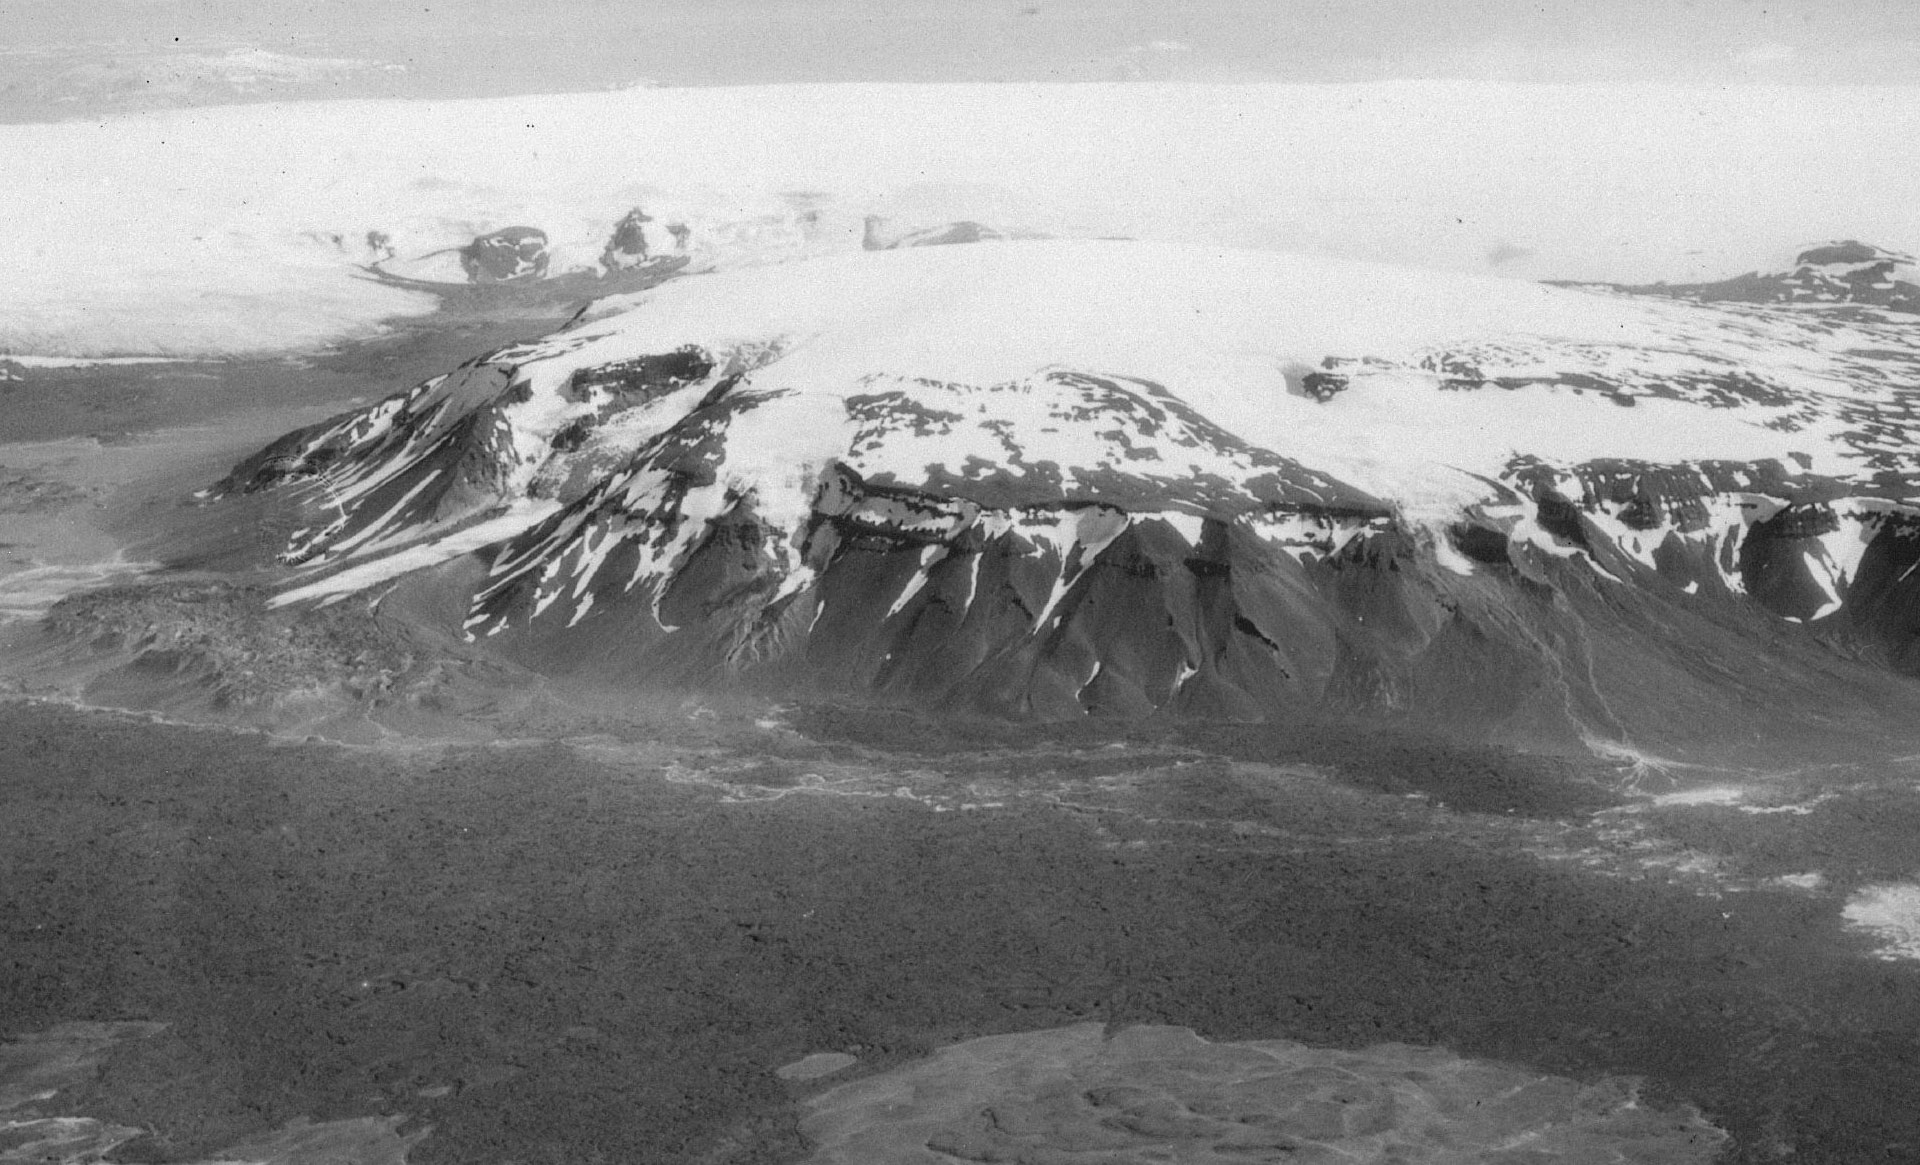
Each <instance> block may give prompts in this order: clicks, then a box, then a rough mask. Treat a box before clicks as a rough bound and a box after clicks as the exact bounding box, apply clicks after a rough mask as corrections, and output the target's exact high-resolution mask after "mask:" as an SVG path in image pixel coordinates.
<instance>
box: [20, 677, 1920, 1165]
mask: <svg viewBox="0 0 1920 1165" xmlns="http://www.w3.org/2000/svg"><path fill="white" fill-rule="evenodd" d="M655 720H656V723H655V724H653V725H652V727H651V729H650V730H649V731H648V732H646V733H640V734H634V735H635V736H637V737H640V738H641V739H640V740H639V742H637V743H636V742H634V739H633V738H632V737H630V738H629V739H628V740H627V741H624V742H623V741H621V740H617V739H615V738H613V737H611V736H607V737H597V736H596V737H581V738H576V739H574V740H572V741H570V742H553V743H541V744H525V745H507V744H496V745H490V746H486V747H453V748H437V749H422V750H419V751H414V752H398V751H392V750H388V751H379V750H369V749H348V748H344V747H341V746H336V745H331V744H320V743H304V744H300V743H280V742H274V741H270V740H268V739H267V738H263V737H260V736H256V735H251V734H243V733H231V732H223V731H214V730H208V729H197V728H188V727H181V726H173V725H165V724H156V723H152V722H148V721H145V720H141V719H137V718H133V717H128V716H123V715H118V714H112V713H101V712H87V711H80V710H74V709H67V708H62V707H58V706H54V705H45V704H31V703H14V704H9V705H5V706H0V821H3V822H4V823H5V825H4V828H0V869H4V870H6V871H7V880H6V893H5V894H4V895H0V1036H6V1037H17V1036H19V1035H21V1034H24V1033H28V1032H32V1031H37V1030H43V1029H46V1028H49V1027H52V1026H53V1025H56V1024H59V1023H62V1022H70V1021H76V1020H128V1019H133V1020H151V1021H158V1022H160V1023H164V1024H166V1025H167V1027H166V1028H165V1030H164V1031H163V1032H162V1033H160V1034H158V1035H155V1036H152V1037H150V1038H146V1039H141V1040H135V1041H131V1042H128V1043H125V1044H123V1045H120V1046H119V1047H117V1048H116V1049H115V1050H114V1051H113V1053H112V1054H111V1055H110V1056H109V1057H108V1058H107V1060H106V1062H105V1064H104V1066H103V1068H102V1069H101V1071H100V1073H99V1075H98V1077H97V1079H95V1080H94V1081H93V1082H92V1083H90V1084H87V1085H85V1086H83V1087H78V1088H75V1089H71V1090H69V1091H68V1092H67V1093H64V1094H62V1096H61V1097H60V1099H59V1102H58V1103H59V1104H60V1105H62V1106H64V1108H65V1110H66V1111H70V1112H73V1113H84V1114H86V1115H89V1116H92V1117H96V1118H101V1119H106V1120H111V1121H116V1122H120V1123H123V1124H126V1125H130V1126H136V1127H138V1128H143V1129H148V1130H151V1133H150V1134H149V1135H147V1136H145V1137H143V1138H140V1139H138V1140H135V1141H133V1142H131V1143H129V1144H127V1145H125V1146H123V1147H122V1148H121V1149H119V1150H117V1151H116V1155H115V1159H116V1160H126V1161H131V1160H151V1161H169V1160H195V1159H197V1158H196V1157H195V1156H194V1154H196V1153H200V1152H206V1151H209V1150H211V1149H213V1148H216V1147H218V1146H220V1145H226V1144H232V1143H234V1142H236V1141H239V1140H241V1139H243V1138H245V1137H248V1136H251V1135H257V1134H260V1133H261V1132H262V1131H263V1130H270V1129H274V1128H278V1127H281V1126H283V1125H284V1124H286V1122H288V1121H289V1120H292V1119H294V1118H298V1117H311V1118H314V1119H317V1120H328V1119H341V1118H349V1117H371V1116H387V1115H401V1114H404V1115H405V1116H406V1117H407V1118H408V1123H407V1124H406V1125H404V1126H403V1130H413V1129H417V1128H419V1127H421V1126H422V1125H427V1124H430V1125H431V1126H432V1131H431V1133H430V1135H428V1136H427V1137H426V1138H425V1139H424V1140H422V1141H421V1142H419V1144H418V1145H417V1146H416V1147H415V1148H414V1149H413V1153H412V1159H413V1160H414V1161H416V1162H425V1163H429V1165H432V1163H437V1162H449V1163H451V1162H461V1163H474V1162H494V1161H499V1162H506V1161H513V1162H556V1163H558V1162H579V1161H610V1162H611V1161H621V1162H651V1161H660V1162H684V1161H714V1162H720V1161H790V1160H799V1159H800V1158H802V1157H803V1156H805V1154H806V1151H807V1150H806V1146H805V1145H804V1143H803V1142H802V1140H801V1139H800V1137H799V1133H798V1127H799V1126H798V1119H799V1117H798V1113H799V1111H800V1110H799V1108H798V1107H797V1105H798V1102H799V1101H801V1100H802V1099H803V1098H804V1095H805V1094H807V1093H808V1092H812V1091H817V1090H819V1089H821V1088H824V1087H826V1086H828V1085H830V1084H835V1083H839V1082H841V1081H844V1080H847V1079H855V1078H858V1077H860V1076H862V1075H865V1074H869V1073H873V1072H876V1071H882V1070H886V1069H889V1068H892V1067H896V1066H898V1065H900V1064H902V1063H904V1062H906V1061H909V1060H911V1059H914V1058H916V1057H920V1056H923V1055H926V1054H928V1053H929V1052H931V1051H933V1050H934V1049H936V1048H938V1047H941V1046H943V1045H947V1044H951V1043H953V1042H955V1041H959V1040H964V1039H968V1038H972V1037H976V1036H981V1035H986V1034H993V1033H1003V1032H1022V1031H1030V1030H1033V1029H1039V1028H1051V1027H1059V1026H1061V1025H1066V1024H1071V1023H1075V1022H1080V1021H1087V1020H1096V1021H1104V1022H1107V1023H1110V1024H1118V1025H1128V1024H1139V1023H1160V1024H1176V1025H1183V1026H1187V1027H1191V1028H1193V1029H1195V1030H1197V1031H1198V1032H1200V1033H1201V1034H1203V1035H1205V1036H1207V1037H1209V1038H1213V1039H1249V1038H1257V1039H1291V1040H1298V1041H1301V1042H1303V1043H1306V1044H1310V1045H1316V1046H1324V1047H1334V1048H1357V1047H1362V1046H1366V1045H1372V1044H1378V1043H1381V1042H1384V1041H1401V1042H1405V1043H1410V1044H1416V1045H1423V1046H1433V1045H1439V1046H1442V1047H1445V1048H1446V1049H1448V1050H1450V1051H1452V1052H1455V1053H1458V1054H1460V1055H1465V1056H1472V1057H1482V1058H1489V1059H1494V1060H1500V1061H1505V1062H1512V1063H1516V1064H1522V1065H1526V1066H1529V1067H1530V1068H1532V1069H1534V1070H1537V1071H1543V1072H1551V1073H1555V1074H1558V1075H1561V1076H1570V1077H1573V1078H1575V1079H1579V1080H1593V1079H1598V1078H1600V1077H1602V1076H1608V1075H1615V1074H1628V1075H1638V1076H1644V1077H1646V1078H1648V1091H1647V1093H1646V1095H1647V1097H1648V1098H1649V1100H1650V1101H1651V1102H1653V1103H1656V1104H1669V1103H1676V1102H1681V1101H1686V1102H1691V1103H1693V1104H1696V1105H1698V1106H1699V1107H1700V1109H1701V1110H1702V1111H1703V1112H1704V1114H1705V1115H1706V1117H1707V1118H1708V1119H1709V1120H1711V1121H1713V1122H1714V1123H1716V1124H1718V1125H1719V1126H1720V1127H1722V1128H1724V1129H1726V1130H1728V1131H1729V1132H1730V1133H1731V1134H1732V1136H1733V1137H1734V1150H1733V1155H1732V1157H1731V1159H1733V1160H1737V1161H1755V1162H1757V1161H1769V1160H1776V1159H1790V1160H1793V1161H1796V1162H1834V1163H1840V1162H1848V1163H1853V1162H1867V1161H1881V1160H1884V1161H1890V1162H1891V1161H1901V1160H1911V1159H1913V1157H1914V1155H1915V1154H1917V1153H1920V1109H1916V1107H1915V1106H1914V1105H1913V1104H1912V1103H1911V1100H1912V1098H1913V1097H1914V1096H1915V1095H1920V1050H1917V1049H1916V1046H1915V1044H1914V1042H1913V1039H1912V1033H1913V1032H1914V1031H1915V1030H1920V963H1914V962H1900V961H1890V960H1886V959H1880V958H1876V957H1874V947H1873V942H1872V940H1871V938H1870V937H1869V936H1867V935H1866V934H1864V933H1856V932H1854V931H1852V930H1849V929H1848V928H1847V927H1846V926H1845V924H1844V922H1843V919H1842V917H1841V914H1840V897H1841V895H1842V894H1843V893H1844V892H1845V891H1846V890H1848V889H1849V888H1850V887H1851V886H1853V885H1856V884H1859V883H1862V882H1867V881H1873V880H1875V879H1884V878H1887V877H1891V876H1895V875H1897V874H1900V873H1908V872H1910V871H1907V870H1903V869H1900V868H1898V867H1900V866H1901V864H1902V863H1903V862H1910V857H1908V856H1906V855H1910V853H1911V849H1910V839H1911V838H1912V837H1913V836H1914V835H1915V829H1916V827H1920V802H1917V801H1916V800H1915V798H1914V797H1913V795H1912V779H1911V774H1906V775H1901V774H1898V773H1890V772H1889V773H1882V774H1880V775H1879V776H1874V775H1872V774H1868V773H1865V772H1862V773H1856V774H1855V777H1856V778H1857V779H1856V780H1855V781H1854V783H1853V784H1852V785H1850V786H1846V787H1845V791H1844V793H1843V794H1842V795H1839V796H1834V797H1827V798H1822V799H1819V800H1818V803H1817V804H1812V805H1808V804H1804V803H1802V802H1800V801H1797V800H1794V798H1795V797H1799V796H1801V795H1803V794H1804V792H1805V790H1804V789H1802V790H1798V791H1795V790H1791V789H1777V790H1775V792H1774V793H1773V794H1772V795H1771V796H1772V800H1771V801H1769V802H1768V803H1767V804H1766V805H1763V806H1761V807H1763V808H1774V809H1778V810H1780V811H1778V812H1742V811H1740V809H1739V808H1738V807H1737V806H1735V805H1733V804H1731V803H1715V802H1713V800H1712V799H1711V798H1705V799H1700V798H1695V799H1691V800H1690V801H1686V802H1682V803H1675V804H1673V805H1671V806H1667V807H1663V806H1661V805H1660V804H1659V803H1657V802H1655V803H1645V802H1637V803H1636V806H1637V807H1627V808H1622V807H1619V806H1618V805H1615V807H1613V808H1605V807H1600V806H1596V805H1594V804H1543V803H1541V802H1540V801H1539V799H1538V798H1531V797H1522V798H1519V799H1517V800H1514V801H1511V802H1510V803H1508V804H1506V805H1505V806H1500V805H1491V804H1490V805H1482V806H1479V807H1476V808H1474V809H1473V810H1472V811H1468V810H1467V809H1462V808H1450V807H1448V805H1447V804H1446V803H1445V797H1444V793H1439V794H1431V793H1427V792H1422V791H1421V790H1419V789H1418V788H1417V787H1414V788H1412V789H1411V791H1405V790H1395V789H1391V788H1386V787H1383V785H1382V781H1381V778H1380V776H1379V773H1378V772H1374V773H1372V775H1369V772H1368V771H1367V770H1368V768H1369V766H1373V767H1374V768H1376V769H1378V768H1379V767H1380V766H1385V765H1389V764H1394V763H1400V764H1408V763H1411V762H1412V761H1413V760H1414V759H1415V757H1414V754H1412V753H1393V752H1391V751H1389V752H1377V753H1370V752H1369V750H1368V749H1367V748H1366V747H1364V746H1357V752H1356V755H1359V756H1360V757H1361V759H1362V763H1360V764H1359V765H1357V766H1355V770H1354V774H1355V775H1354V779H1349V778H1348V777H1347V776H1343V775H1342V773H1341V771H1340V770H1339V769H1338V768H1337V767H1335V766H1324V765H1307V764H1302V763H1297V762H1296V761H1292V760H1289V759H1287V757H1286V756H1285V754H1286V753H1287V751H1288V748H1287V746H1285V745H1284V744H1280V743H1271V742H1270V743H1269V744H1268V745H1266V746H1264V747H1266V748H1267V751H1269V752H1270V753H1271V754H1272V757H1271V759H1269V760H1265V761H1263V760H1260V759H1258V758H1257V757H1254V756H1253V755H1251V754H1252V753H1254V752H1255V751H1256V750H1255V749H1254V747H1253V746H1252V745H1249V744H1248V743H1247V742H1246V741H1245V740H1244V739H1242V740H1238V742H1237V743H1233V746H1232V747H1226V748H1216V747H1214V746H1213V744H1212V743H1211V742H1209V741H1208V740H1207V739H1205V736H1206V733H1205V732H1199V733H1191V732H1190V733H1187V734H1186V735H1185V736H1184V737H1183V738H1182V739H1179V740H1175V739H1172V738H1167V739H1161V740H1157V741H1156V740H1150V739H1133V740H1127V741H1121V742H1118V743H1113V742H1109V743H1100V742H1098V741H1096V740H1092V739H1074V738H1071V737H1068V736H1062V735H1058V734H1055V735H1052V736H1049V735H1048V734H1046V733H1034V734H1027V735H1024V736H1020V737H1014V736H1006V735H1003V736H1002V737H1001V738H1000V739H999V740H997V741H995V742H993V743H991V744H989V743H987V741H986V739H985V737H984V736H983V737H981V738H978V739H975V738H970V737H968V736H966V735H965V734H947V735H941V734H939V733H934V732H923V733H920V734H918V736H917V737H916V736H915V734H914V733H913V732H911V731H910V729H911V725H910V724H907V723H904V722H902V721H900V720H899V718H897V717H886V716H879V717H876V716H873V715H869V714H862V713H853V712H846V711H834V710H831V709H824V710H813V711H808V712H795V713H792V714H790V715H788V716H787V717H786V718H782V714H780V713H777V712H775V713H762V714H760V715H757V716H756V715H752V714H740V713H737V712H715V711H713V710H710V709H707V708H702V707H698V706H692V705H690V706H688V707H687V708H685V709H681V710H678V711H674V712H671V713H666V712H662V713H658V714H656V716H655ZM790 725H793V726H797V729H796V727H793V726H790ZM906 740H913V741H914V742H915V743H914V746H913V747H905V746H899V745H896V743H893V742H899V741H906ZM1230 743H1232V742H1230ZM1369 756H1373V757H1374V758H1375V759H1368V757H1369ZM1395 757H1398V758H1399V759H1398V760H1395V759H1394V758H1395ZM1425 763H1426V764H1427V765H1428V766H1429V767H1431V768H1433V769H1435V770H1436V771H1441V770H1447V769H1448V768H1449V767H1459V766H1461V765H1479V766H1481V768H1482V769H1483V770H1485V771H1486V772H1488V773H1489V774H1490V778H1491V779H1493V780H1494V783H1495V785H1496V786H1503V787H1511V788H1525V787H1527V783H1528V781H1529V780H1532V779H1533V778H1532V777H1529V776H1527V775H1526V773H1522V774H1521V776H1520V777H1516V778H1514V779H1512V780H1507V781H1504V782H1503V781H1502V780H1501V779H1500V777H1501V772H1502V770H1503V769H1508V768H1516V766H1517V769H1525V767H1526V762H1524V758H1511V757H1508V758H1505V759H1504V760H1503V759H1502V757H1501V756H1500V755H1499V754H1494V753H1487V754H1484V755H1473V756H1465V757H1463V756H1461V755H1458V754H1455V753H1452V752H1449V751H1448V750H1445V749H1436V750H1433V751H1431V752H1430V753H1429V754H1427V759H1426V762H1425ZM1517 769H1516V771H1517ZM1829 787H1830V788H1841V787H1842V786H1841V785H1840V784H1837V783H1833V782H1829ZM1602 800H1614V801H1617V800H1618V799H1617V798H1615V799H1606V798H1603V799H1602ZM1751 807H1752V806H1749V808H1751ZM1807 863H1816V865H1815V866H1813V867H1812V868H1816V869H1818V870H1820V871H1823V874H1822V877H1821V879H1819V880H1817V886H1816V880H1813V879H1807V878H1802V879H1800V880H1799V881H1797V882H1796V881H1782V880H1780V878H1781V876H1782V875H1783V874H1787V873H1789V872H1793V873H1796V874H1797V873H1800V872H1802V871H1805V870H1807V869H1808V868H1809V866H1808V865H1807ZM1809 886H1816V888H1811V889H1810V888H1808V887H1809ZM818 1053H839V1054H842V1055H845V1056H850V1057H854V1058H855V1061H854V1064H853V1066H852V1067H850V1068H848V1069H844V1070H842V1071H840V1072H839V1073H837V1074H836V1075H834V1076H832V1077H831V1078H829V1079H826V1080H821V1081H812V1082H807V1081H800V1080H791V1081H790V1080H788V1079H783V1078H782V1077H781V1076H777V1075H776V1074H775V1070H776V1069H778V1068H780V1067H782V1066H783V1065H789V1064H792V1063H794V1062H796V1061H800V1060H802V1059H803V1058H804V1057H807V1056H809V1055H814V1054H818Z"/></svg>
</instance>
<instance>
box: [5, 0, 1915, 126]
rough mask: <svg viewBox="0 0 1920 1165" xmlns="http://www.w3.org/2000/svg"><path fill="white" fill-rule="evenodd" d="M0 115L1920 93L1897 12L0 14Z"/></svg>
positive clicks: (1586, 7) (1146, 5)
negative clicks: (840, 85)
mask: <svg viewBox="0 0 1920 1165" xmlns="http://www.w3.org/2000/svg"><path fill="white" fill-rule="evenodd" d="M0 26H4V27H6V28H7V29H8V36H7V38H6V42H5V43H4V45H0V119H4V120H15V121H18V120H38V119H41V118H46V117H56V118H57V117H67V116H75V115H84V114H86V113H89V112H94V111H97V110H100V109H111V108H138V107H145V106H166V105H180V104H201V103H206V102H210V101H232V100H235V99H236V98H238V99H243V100H244V99H259V98H272V97H325V96H373V95H379V96H407V97H448V96H482V95H498V94H505V93H526V92H560V91H580V90H593V89H604V88H608V87H619V86H625V85H630V84H635V83H642V82H654V83H659V84H666V85H711V84H724V85H737V84H757V83H768V82H783V81H999V80H1021V81H1052V80H1058V81H1088V80H1102V81H1105V80H1135V79H1138V80H1214V81H1235V80H1268V81H1343V80H1355V81H1359V80H1381V79H1390V78H1435V77H1458V78H1478V79H1501V80H1521V81H1534V80H1540V81H1614V82H1618V81H1631V82H1681V83H1688V84H1745V83H1785V84H1809V83H1811V84H1920V3H1916V0H1586V2H1583V3H1569V2H1566V0H1553V2H1551V3H1548V2H1543V0H887V2H884V3H882V2H879V0H871V2H854V0H544V2H543V0H398V2H396V0H294V2H287V0H0Z"/></svg>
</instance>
